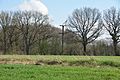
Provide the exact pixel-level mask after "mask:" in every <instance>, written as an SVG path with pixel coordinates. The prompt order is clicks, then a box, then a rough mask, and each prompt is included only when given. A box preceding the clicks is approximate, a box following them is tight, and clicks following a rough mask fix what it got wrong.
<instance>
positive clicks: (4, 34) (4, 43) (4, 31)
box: [3, 29, 7, 54]
mask: <svg viewBox="0 0 120 80" xmlns="http://www.w3.org/2000/svg"><path fill="white" fill-rule="evenodd" d="M6 41H7V40H6V30H4V29H3V54H6V52H7V49H6Z"/></svg>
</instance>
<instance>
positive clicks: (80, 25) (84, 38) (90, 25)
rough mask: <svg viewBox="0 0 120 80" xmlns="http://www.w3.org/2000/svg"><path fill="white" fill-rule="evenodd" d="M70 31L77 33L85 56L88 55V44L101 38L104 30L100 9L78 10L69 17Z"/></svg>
mask: <svg viewBox="0 0 120 80" xmlns="http://www.w3.org/2000/svg"><path fill="white" fill-rule="evenodd" d="M68 21H69V29H70V30H71V31H73V32H74V33H76V34H77V35H78V37H79V38H80V39H79V41H80V42H81V43H82V45H83V50H84V55H87V54H86V52H87V50H86V47H87V44H89V43H91V42H93V41H94V40H96V39H97V38H98V37H99V36H100V32H101V30H102V20H101V14H100V12H99V10H98V9H91V8H81V9H76V10H75V11H74V12H73V14H72V16H70V17H69V20H68Z"/></svg>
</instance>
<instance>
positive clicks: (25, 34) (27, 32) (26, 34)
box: [16, 11, 48, 55]
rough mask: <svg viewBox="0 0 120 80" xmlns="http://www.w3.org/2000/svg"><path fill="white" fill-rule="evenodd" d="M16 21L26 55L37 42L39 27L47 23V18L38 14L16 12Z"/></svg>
mask: <svg viewBox="0 0 120 80" xmlns="http://www.w3.org/2000/svg"><path fill="white" fill-rule="evenodd" d="M16 20H17V22H18V29H19V30H20V31H21V37H22V41H23V46H24V52H25V53H26V54H27V55H28V54H29V53H30V48H31V46H32V45H33V43H34V42H36V41H37V37H38V36H37V35H39V31H40V30H41V27H42V26H43V25H44V24H45V23H47V20H48V17H47V16H46V15H42V14H41V13H38V12H29V11H25V12H17V13H16Z"/></svg>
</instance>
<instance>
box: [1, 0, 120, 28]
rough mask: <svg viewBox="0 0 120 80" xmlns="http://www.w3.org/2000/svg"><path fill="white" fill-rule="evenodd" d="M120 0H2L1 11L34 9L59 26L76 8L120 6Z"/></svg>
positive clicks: (103, 8) (102, 8) (101, 8)
mask: <svg viewBox="0 0 120 80" xmlns="http://www.w3.org/2000/svg"><path fill="white" fill-rule="evenodd" d="M119 4H120V0H0V11H6V10H7V11H11V10H12V11H16V10H23V11H24V10H34V11H39V12H41V13H43V14H45V15H46V14H48V15H49V17H50V21H51V23H52V24H53V25H56V26H59V25H60V24H62V23H63V22H64V21H65V20H66V19H67V18H68V16H70V15H71V14H72V12H73V11H74V9H77V8H83V7H91V8H98V9H100V11H102V10H105V9H108V8H110V7H112V6H114V7H116V8H119V7H120V6H119Z"/></svg>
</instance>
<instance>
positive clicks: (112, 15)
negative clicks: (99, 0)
mask: <svg viewBox="0 0 120 80" xmlns="http://www.w3.org/2000/svg"><path fill="white" fill-rule="evenodd" d="M103 17H104V27H105V28H106V30H107V31H108V33H109V35H110V36H111V37H112V40H113V47H114V55H116V56H118V55H120V54H119V52H118V50H117V44H118V43H119V42H120V11H117V10H116V9H115V8H114V7H112V8H111V9H108V10H106V11H105V12H104V16H103Z"/></svg>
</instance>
